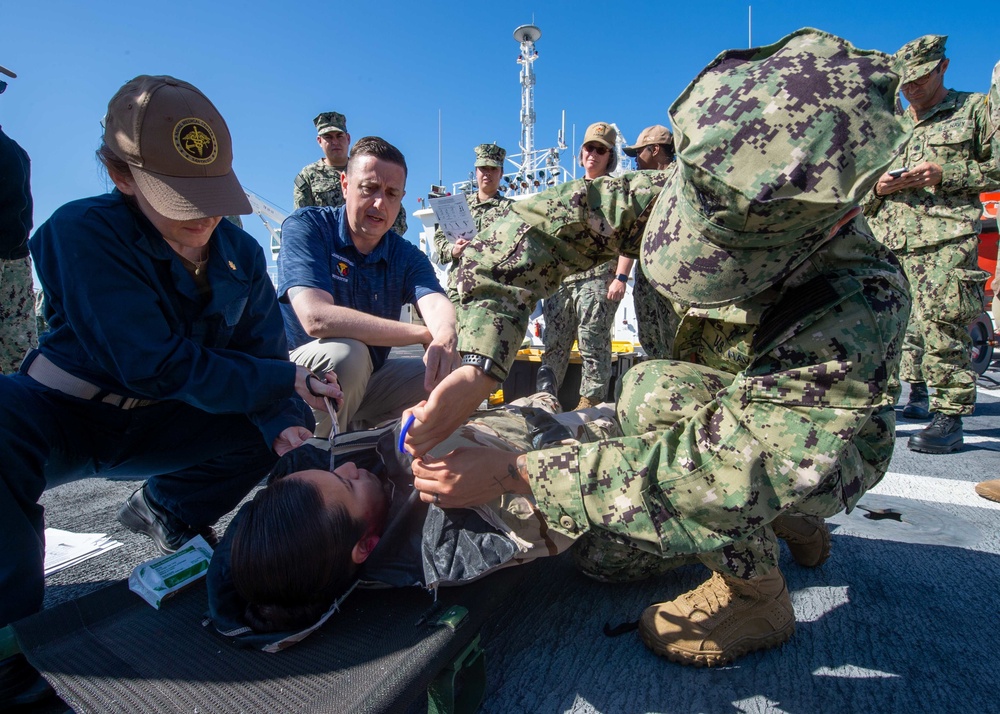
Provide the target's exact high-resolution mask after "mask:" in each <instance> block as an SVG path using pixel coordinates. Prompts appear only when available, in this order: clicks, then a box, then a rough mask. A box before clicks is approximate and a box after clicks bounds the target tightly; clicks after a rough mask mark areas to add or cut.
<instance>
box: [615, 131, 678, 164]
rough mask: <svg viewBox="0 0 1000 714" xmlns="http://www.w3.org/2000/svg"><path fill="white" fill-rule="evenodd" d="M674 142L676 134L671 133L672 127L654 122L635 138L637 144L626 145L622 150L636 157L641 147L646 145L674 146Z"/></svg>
mask: <svg viewBox="0 0 1000 714" xmlns="http://www.w3.org/2000/svg"><path fill="white" fill-rule="evenodd" d="M673 143H674V135H673V134H671V133H670V129H668V128H667V127H665V126H662V125H660V124H654V125H653V126H648V127H646V128H645V129H643V130H642V133H641V134H639V138H638V139H636V140H635V144H633V145H632V146H626V147H625V148H624V149H622V151H624V152H625V155H626V156H633V157H634V156H635V155H636V154H638V153H639V149H641V148H642V147H644V146H655V145H657V144H663V145H664V146H672V145H673Z"/></svg>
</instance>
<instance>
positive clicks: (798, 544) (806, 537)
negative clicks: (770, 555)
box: [771, 513, 830, 568]
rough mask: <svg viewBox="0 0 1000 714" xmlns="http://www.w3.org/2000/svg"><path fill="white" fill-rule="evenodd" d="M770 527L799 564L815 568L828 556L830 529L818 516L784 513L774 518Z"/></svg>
mask: <svg viewBox="0 0 1000 714" xmlns="http://www.w3.org/2000/svg"><path fill="white" fill-rule="evenodd" d="M771 527H772V528H774V533H775V535H777V536H778V537H779V538H781V540H783V541H785V543H786V544H787V545H788V550H789V551H790V552H791V554H792V558H793V559H794V560H795V562H796V563H798V564H799V565H801V566H803V567H805V568H815V567H816V566H819V565H822V564H823V563H825V562H826V559H827V558H829V557H830V529H829V528H827V526H826V521H825V520H823V519H822V518H820V517H819V516H807V515H799V514H794V515H793V514H791V513H785V514H783V515H780V516H778V517H777V518H775V519H774V521H773V522H772V523H771Z"/></svg>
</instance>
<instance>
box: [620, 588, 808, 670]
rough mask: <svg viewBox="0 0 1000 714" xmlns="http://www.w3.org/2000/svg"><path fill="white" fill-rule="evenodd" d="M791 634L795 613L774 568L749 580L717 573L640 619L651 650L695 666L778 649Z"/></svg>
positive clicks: (647, 609)
mask: <svg viewBox="0 0 1000 714" xmlns="http://www.w3.org/2000/svg"><path fill="white" fill-rule="evenodd" d="M794 632H795V612H794V611H793V610H792V601H791V599H790V598H789V597H788V588H787V587H786V586H785V578H784V577H783V576H782V575H781V571H779V570H778V569H777V568H774V569H772V570H771V572H769V573H767V574H766V575H761V576H759V577H756V578H753V579H751V580H741V579H739V578H734V577H732V576H729V575H723V574H721V573H713V574H712V577H711V578H709V579H708V580H706V581H705V582H704V583H702V584H701V585H700V586H698V587H697V588H695V589H694V590H692V591H691V592H689V593H685V594H683V595H681V596H679V597H677V598H676V599H674V600H671V601H670V602H665V603H660V604H659V605H651V606H649V607H647V608H646V610H645V612H643V613H642V618H641V619H640V620H639V635H640V636H641V637H642V641H643V642H645V643H646V646H647V647H649V649H651V650H653V652H655V653H656V654H658V655H660V656H662V657H666V658H667V659H669V660H672V661H674V662H679V663H681V664H690V665H694V666H695V667H715V666H717V665H720V664H726V663H727V662H731V661H732V660H734V659H736V658H737V657H740V656H742V655H744V654H746V653H747V652H752V651H753V650H761V649H768V648H771V647H777V646H778V645H780V644H782V643H784V642H785V641H786V640H788V638H789V637H791V636H792V633H794Z"/></svg>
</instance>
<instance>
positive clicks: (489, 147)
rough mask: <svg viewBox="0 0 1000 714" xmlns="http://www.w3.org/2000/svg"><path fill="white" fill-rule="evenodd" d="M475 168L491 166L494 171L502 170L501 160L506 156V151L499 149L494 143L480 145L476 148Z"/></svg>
mask: <svg viewBox="0 0 1000 714" xmlns="http://www.w3.org/2000/svg"><path fill="white" fill-rule="evenodd" d="M475 151H476V164H475V165H476V167H479V166H492V167H493V168H496V169H502V168H503V160H504V159H505V158H506V156H507V150H506V149H504V148H502V147H499V146H497V145H496V143H495V142H494V143H492V144H480V145H479V146H477V147H476V149H475Z"/></svg>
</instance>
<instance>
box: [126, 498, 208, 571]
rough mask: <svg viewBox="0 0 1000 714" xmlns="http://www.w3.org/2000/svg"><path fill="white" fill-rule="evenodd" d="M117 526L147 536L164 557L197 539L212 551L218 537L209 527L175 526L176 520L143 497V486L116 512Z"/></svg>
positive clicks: (178, 524)
mask: <svg viewBox="0 0 1000 714" xmlns="http://www.w3.org/2000/svg"><path fill="white" fill-rule="evenodd" d="M118 522H119V523H121V524H122V525H123V526H125V527H126V528H128V529H129V530H130V531H132V532H133V533H145V534H146V535H148V536H149V537H150V538H152V539H153V542H154V543H155V544H156V547H157V548H158V549H159V550H160V552H161V553H164V554H169V553H175V552H177V549H178V548H180V547H181V546H182V545H184V544H185V543H187V542H188V541H189V540H191V539H192V538H194V537H195V536H198V535H200V536H202V537H203V538H204V539H205V542H206V543H208V544H209V545H210V546H212V547H213V548H214V547H215V546H216V545H218V543H219V536H218V534H216V532H215V529H214V528H212V527H211V526H204V527H202V528H199V529H195V528H191V527H190V526H187V525H184V524H182V523H178V522H177V519H176V518H173V517H171V516H170V515H169V514H167V513H166V512H164V511H163V510H162V509H160V508H159V507H157V505H156V504H155V503H153V501H152V499H151V498H149V496H148V494H147V493H146V487H145V486H143V487H142V488H140V489H139V490H137V491H136V492H135V493H133V494H132V495H131V496H129V499H128V500H127V501H125V503H123V504H122V506H121V508H119V509H118Z"/></svg>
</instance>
